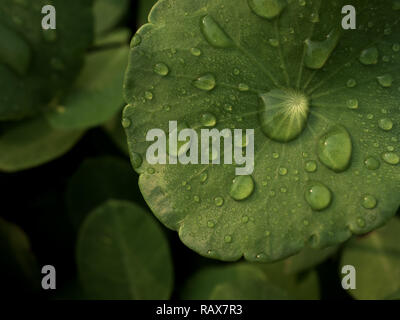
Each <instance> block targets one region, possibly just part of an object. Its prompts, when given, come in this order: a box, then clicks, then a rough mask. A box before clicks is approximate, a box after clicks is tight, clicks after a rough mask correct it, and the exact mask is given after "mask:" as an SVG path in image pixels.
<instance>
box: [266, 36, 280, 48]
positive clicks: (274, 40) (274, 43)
mask: <svg viewBox="0 0 400 320" xmlns="http://www.w3.org/2000/svg"><path fill="white" fill-rule="evenodd" d="M268 41H269V44H270V45H271V46H273V47H275V48H276V47H278V46H279V40H278V39H275V38H272V39H269V40H268Z"/></svg>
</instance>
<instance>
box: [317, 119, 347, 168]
mask: <svg viewBox="0 0 400 320" xmlns="http://www.w3.org/2000/svg"><path fill="white" fill-rule="evenodd" d="M352 149H353V148H352V142H351V138H350V134H349V133H348V131H347V130H346V129H345V128H344V127H343V126H341V125H335V126H333V127H332V128H331V129H330V130H329V131H328V132H327V133H325V134H324V135H323V136H322V137H321V138H320V139H319V141H318V150H317V152H318V157H319V159H320V161H321V162H322V163H323V164H324V165H325V166H326V167H328V168H329V169H331V170H333V171H335V172H343V171H345V170H346V169H347V168H348V167H349V165H350V160H351V155H352Z"/></svg>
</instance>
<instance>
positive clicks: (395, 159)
mask: <svg viewBox="0 0 400 320" xmlns="http://www.w3.org/2000/svg"><path fill="white" fill-rule="evenodd" d="M382 159H383V160H384V161H385V162H386V163H388V164H391V165H397V164H399V163H400V157H399V156H398V155H397V154H396V153H393V152H386V153H384V154H383V155H382Z"/></svg>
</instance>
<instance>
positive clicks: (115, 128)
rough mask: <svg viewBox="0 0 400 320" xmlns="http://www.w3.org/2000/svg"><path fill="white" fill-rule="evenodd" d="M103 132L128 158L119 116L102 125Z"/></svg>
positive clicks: (124, 135)
mask: <svg viewBox="0 0 400 320" xmlns="http://www.w3.org/2000/svg"><path fill="white" fill-rule="evenodd" d="M103 128H104V130H105V131H106V132H107V133H108V134H109V136H110V138H111V140H112V141H113V142H114V143H115V144H116V146H117V147H118V148H119V149H120V150H121V151H122V152H123V153H124V154H126V155H127V156H129V150H128V143H127V141H126V134H125V131H124V128H123V127H122V125H121V115H120V114H118V115H117V116H116V117H114V118H112V119H111V120H110V121H108V122H107V123H105V124H104V126H103Z"/></svg>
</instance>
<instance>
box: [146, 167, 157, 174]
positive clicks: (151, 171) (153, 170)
mask: <svg viewBox="0 0 400 320" xmlns="http://www.w3.org/2000/svg"><path fill="white" fill-rule="evenodd" d="M155 172H156V170H155V169H154V168H148V169H147V173H149V174H154V173H155Z"/></svg>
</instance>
